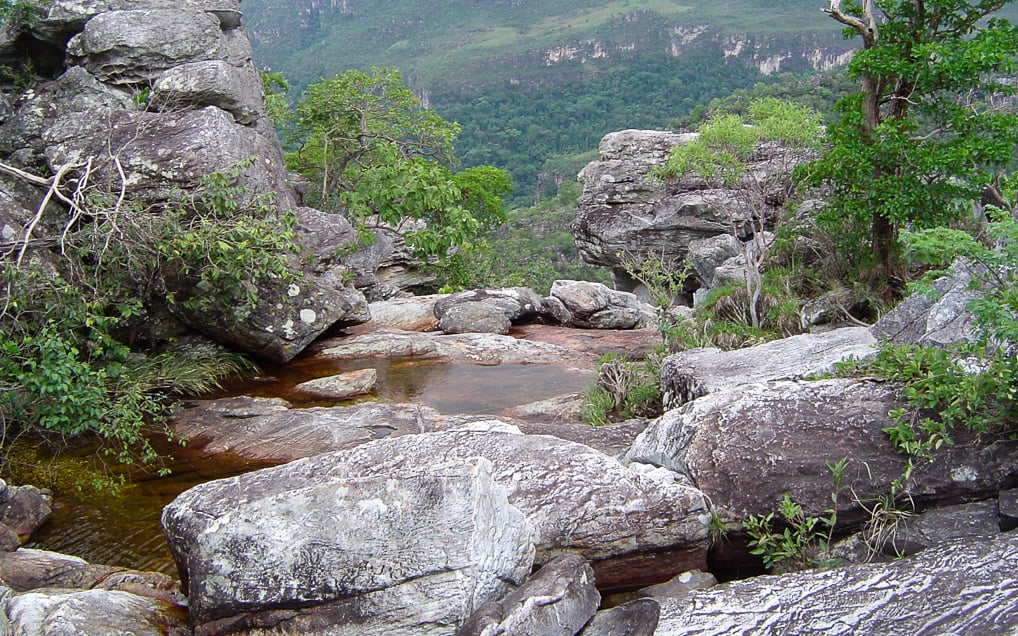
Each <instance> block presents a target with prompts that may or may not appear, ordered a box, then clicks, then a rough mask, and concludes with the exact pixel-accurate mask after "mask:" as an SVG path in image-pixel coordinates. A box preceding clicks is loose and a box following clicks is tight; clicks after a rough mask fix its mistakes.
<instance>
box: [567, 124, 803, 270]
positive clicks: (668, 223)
mask: <svg viewBox="0 0 1018 636" xmlns="http://www.w3.org/2000/svg"><path fill="white" fill-rule="evenodd" d="M693 138H695V133H688V134H677V133H670V132H662V131H652V130H623V131H620V132H613V133H609V134H607V135H605V137H604V138H603V139H602V140H601V143H600V145H599V146H598V150H599V152H600V157H599V159H598V160H596V161H593V162H591V163H589V164H587V166H586V167H585V168H583V170H582V171H580V174H579V176H578V178H579V179H580V181H581V182H582V183H583V194H582V195H580V198H579V201H578V206H579V209H578V211H577V215H576V220H575V221H574V222H573V235H574V237H575V238H576V248H577V250H578V251H579V253H580V256H581V257H582V258H583V260H585V261H586V262H588V263H591V264H593V265H602V266H605V267H611V268H612V270H613V274H614V275H615V280H616V283H617V284H619V285H622V284H624V283H625V282H626V281H629V282H630V283H631V282H632V281H631V280H629V279H628V276H627V273H626V271H625V267H624V266H623V261H625V260H627V259H635V260H636V261H641V260H643V259H645V258H648V257H650V258H654V259H661V260H663V261H665V262H679V261H681V260H682V259H684V258H685V257H686V252H687V249H688V246H689V243H690V242H691V241H694V240H696V239H703V238H708V237H712V236H717V235H720V234H730V233H732V228H733V227H734V228H735V233H736V234H737V235H738V236H739V238H743V239H745V238H747V237H748V236H749V235H750V234H751V231H752V228H751V227H750V226H749V224H748V222H747V220H748V219H749V218H751V217H752V215H753V213H754V211H753V209H752V205H751V204H750V201H751V199H750V198H749V197H747V196H746V194H747V193H746V192H745V191H743V188H744V187H745V186H744V185H742V184H739V185H736V186H735V187H733V188H731V189H713V188H710V187H708V184H706V183H704V182H703V180H701V179H697V178H686V179H680V180H676V181H671V182H665V181H664V180H660V179H657V178H655V177H652V176H650V174H649V173H650V171H651V170H652V169H653V168H654V167H655V166H658V165H660V164H661V163H664V162H665V161H666V160H667V159H668V156H669V155H670V152H671V150H672V149H673V148H675V147H677V146H679V145H681V144H685V143H688V142H689V141H690V140H691V139H693ZM793 161H794V158H791V157H786V156H785V151H783V150H782V149H780V148H777V147H771V148H766V149H761V151H758V152H757V155H756V156H755V157H754V160H753V162H751V165H750V170H751V171H753V172H759V173H761V174H771V175H773V174H778V171H787V169H788V166H789V164H791V163H792V162H793ZM783 204H784V197H783V196H780V195H779V193H777V192H775V193H774V196H768V197H767V205H768V210H767V211H766V212H765V216H766V217H768V218H770V217H771V216H773V215H774V214H775V213H776V210H777V209H778V208H779V207H780V206H781V205H783Z"/></svg>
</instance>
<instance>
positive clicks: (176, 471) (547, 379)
mask: <svg viewBox="0 0 1018 636" xmlns="http://www.w3.org/2000/svg"><path fill="white" fill-rule="evenodd" d="M366 367H373V368H375V369H376V370H377V371H378V385H377V391H376V393H375V394H374V395H372V396H369V397H366V398H360V399H362V400H363V399H371V400H378V401H383V402H414V403H417V404H423V405H426V406H430V407H432V408H435V409H436V410H438V411H439V412H441V413H443V414H449V415H451V414H491V415H498V414H500V413H501V412H502V411H503V410H505V409H507V408H511V407H514V406H519V405H522V404H527V403H530V402H534V401H538V400H542V399H547V398H550V397H554V396H557V395H562V394H565V393H571V392H576V391H582V390H583V389H584V388H585V387H586V385H587V383H588V382H589V381H590V377H591V375H590V373H589V372H586V371H581V370H577V369H571V368H568V367H565V366H562V365H557V364H556V365H553V364H529V365H521V364H511V365H498V366H479V365H473V364H463V363H445V362H435V361H431V360H416V359H411V358H400V359H392V360H377V359H372V360H343V361H337V360H329V359H324V358H309V359H306V360H298V361H296V362H294V363H291V364H289V365H286V366H283V367H276V368H266V369H264V370H263V374H262V375H260V376H257V377H255V378H249V379H246V380H243V381H236V382H231V383H228V384H227V385H226V386H225V387H224V390H223V391H222V392H220V393H218V394H216V395H214V396H210V397H228V396H233V395H258V396H263V397H282V398H284V399H287V400H289V401H291V402H292V403H293V404H294V406H296V407H306V406H333V405H336V404H337V403H336V402H321V401H316V402H302V401H301V400H302V399H303V398H301V397H300V396H299V395H298V394H297V393H295V392H294V391H293V386H294V385H295V384H297V383H299V382H303V381H305V380H309V379H312V378H316V377H322V376H326V375H332V374H337V373H341V372H344V371H351V370H355V369H362V368H366ZM347 403H348V402H347ZM338 404H342V403H338ZM157 450H159V451H160V452H161V453H163V454H166V455H170V456H171V457H172V459H171V460H169V461H168V462H167V467H168V468H169V469H170V470H171V471H172V472H171V474H170V475H169V476H166V477H156V476H154V475H145V474H135V475H132V477H131V480H130V483H129V484H128V485H127V486H125V487H124V488H123V489H122V492H121V493H120V494H116V495H114V494H107V493H99V494H95V493H89V494H83V493H76V492H74V491H73V490H71V489H66V490H67V491H68V492H60V491H58V492H57V493H56V494H55V497H54V511H53V516H52V517H51V518H50V520H49V521H48V522H47V523H46V524H45V525H44V526H43V527H42V528H40V529H39V530H38V531H37V532H36V533H35V535H33V538H32V542H31V543H29V544H28V547H37V548H42V549H46V550H53V551H56V552H62V553H65V554H71V555H74V556H79V557H81V558H83V559H85V560H87V561H89V562H91V563H103V564H108V565H116V566H121V567H128V568H134V569H139V570H154V571H158V572H163V573H166V574H170V575H172V576H176V574H177V572H176V567H175V565H174V564H173V561H172V559H171V557H170V554H169V550H168V549H167V547H166V544H165V541H164V539H163V535H162V530H161V529H160V525H159V516H160V514H161V513H162V508H163V506H165V505H166V504H167V503H169V502H170V501H172V500H173V498H174V497H176V496H177V495H178V494H179V493H181V492H183V491H184V490H187V489H188V488H190V487H192V486H194V485H196V484H199V483H203V482H206V481H210V480H213V479H219V478H223V477H229V476H232V475H236V474H239V473H243V472H247V471H250V470H254V469H257V468H263V467H264V466H266V464H255V463H252V462H250V461H247V460H241V459H238V458H236V457H231V456H223V455H218V456H215V457H210V456H206V455H203V454H202V453H201V451H200V449H198V448H190V447H186V446H184V447H181V446H177V445H167V444H166V442H165V441H164V442H162V444H161V445H159V447H158V449H157ZM83 452H88V449H83ZM73 459H74V458H73V457H72V458H70V460H73ZM70 460H69V461H70Z"/></svg>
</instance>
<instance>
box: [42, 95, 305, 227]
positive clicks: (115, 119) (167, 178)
mask: <svg viewBox="0 0 1018 636" xmlns="http://www.w3.org/2000/svg"><path fill="white" fill-rule="evenodd" d="M102 115H103V113H92V114H89V113H84V114H82V113H71V114H63V115H61V116H60V117H59V118H58V119H56V121H55V122H54V123H53V124H52V125H51V126H50V127H49V128H48V129H47V130H45V131H44V132H43V140H44V141H45V142H46V144H47V147H46V157H47V160H48V162H49V164H50V166H51V169H56V167H58V166H62V165H64V164H68V163H75V162H83V161H85V160H86V159H87V158H88V157H94V158H96V161H95V162H94V163H95V165H94V166H93V170H94V172H93V175H92V179H93V180H94V181H95V182H96V183H97V184H102V185H105V186H106V187H108V188H110V190H111V191H113V192H117V191H119V189H120V187H121V177H120V174H119V172H118V170H117V169H116V167H115V166H114V165H113V164H112V162H111V161H110V159H109V157H110V155H111V154H112V155H114V156H116V157H118V159H119V162H120V164H121V166H122V167H123V169H124V171H125V173H126V175H127V181H126V183H124V184H123V185H124V186H126V188H127V192H128V194H130V195H131V196H132V197H134V198H137V199H141V200H142V201H144V202H150V203H155V204H160V203H167V202H176V201H179V199H180V192H181V191H186V192H190V191H193V190H195V189H196V188H198V187H199V185H200V184H201V180H202V178H203V177H204V176H206V175H209V174H212V173H216V172H219V173H227V172H229V171H230V170H231V169H233V168H234V167H235V166H237V165H238V164H241V163H243V162H246V161H247V160H249V159H251V158H252V157H254V158H255V161H254V162H253V163H251V164H250V165H249V166H248V167H246V168H244V169H242V170H241V171H240V174H239V178H238V180H237V182H236V183H235V184H234V185H235V186H236V187H238V188H244V189H245V190H246V191H247V193H246V195H245V196H244V197H239V200H238V203H239V205H241V206H244V205H247V204H249V203H250V202H251V201H252V200H253V199H254V198H255V197H265V196H272V200H273V203H274V204H275V205H276V206H277V207H278V208H279V209H290V208H292V207H294V206H295V200H294V197H293V193H292V191H291V190H290V188H289V186H288V185H287V182H286V176H285V171H284V170H283V163H282V156H281V155H280V153H279V148H278V140H276V139H274V138H273V139H269V138H267V137H264V136H263V135H260V134H259V133H258V132H256V131H255V130H254V129H252V128H250V127H247V126H241V125H239V124H237V123H236V122H235V121H234V120H233V117H232V116H231V115H230V114H229V113H227V112H226V111H224V110H221V109H219V108H216V107H214V106H206V107H204V108H200V109H198V110H185V111H179V112H176V111H175V112H171V113H146V112H140V111H131V110H122V111H112V112H110V113H109V114H108V115H106V116H102Z"/></svg>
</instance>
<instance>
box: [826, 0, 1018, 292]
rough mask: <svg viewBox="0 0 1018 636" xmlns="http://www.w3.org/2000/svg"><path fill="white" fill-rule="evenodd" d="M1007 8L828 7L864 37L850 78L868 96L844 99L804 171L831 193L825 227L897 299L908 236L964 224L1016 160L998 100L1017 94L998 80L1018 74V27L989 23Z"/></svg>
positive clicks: (929, 2) (875, 3)
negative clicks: (902, 237) (903, 237)
mask: <svg viewBox="0 0 1018 636" xmlns="http://www.w3.org/2000/svg"><path fill="white" fill-rule="evenodd" d="M1009 1H1010V0H978V1H977V2H962V1H960V0H907V1H906V0H863V1H862V3H861V4H857V3H854V2H853V3H851V4H847V5H846V6H845V7H842V6H841V4H840V2H839V0H831V4H830V5H829V7H828V8H827V9H825V12H826V13H827V14H828V15H830V16H831V18H833V19H834V20H836V21H837V22H840V23H841V24H843V25H845V26H846V34H848V35H855V36H858V37H859V38H861V40H862V49H861V50H859V51H857V52H856V53H855V55H854V56H853V58H852V61H851V63H850V64H849V69H848V70H849V74H850V76H851V77H852V78H854V79H856V80H858V81H859V82H860V90H859V91H858V92H856V93H854V94H852V95H850V96H848V97H845V98H842V99H841V100H840V101H839V103H838V105H837V110H838V112H839V115H840V118H839V120H838V122H837V123H835V124H834V125H832V126H831V127H830V128H829V129H828V135H827V139H828V142H829V148H828V150H827V151H826V153H825V154H824V156H823V157H821V158H820V159H819V160H818V161H817V162H816V163H814V164H813V165H812V166H811V167H810V168H809V169H808V170H807V173H808V174H809V180H810V181H811V182H813V183H814V184H822V185H824V186H826V187H828V188H829V189H830V205H829V206H828V207H827V209H826V211H825V212H823V213H822V214H821V215H820V217H819V218H818V220H819V221H820V222H821V224H823V225H824V226H826V227H827V228H828V229H830V230H831V231H832V233H833V234H835V235H836V236H839V237H841V238H842V239H843V240H842V241H841V247H842V251H843V253H844V254H845V255H846V256H848V258H849V261H850V262H852V263H853V264H855V265H856V266H857V267H860V268H861V269H862V270H863V272H864V274H865V276H866V277H867V278H869V279H870V280H871V282H879V283H881V284H889V285H890V288H889V291H895V290H896V288H899V287H900V282H901V281H903V279H904V275H903V274H902V271H903V267H902V265H901V263H902V258H901V248H900V245H899V241H898V235H899V232H900V230H901V229H903V228H905V227H908V228H912V229H923V228H930V227H936V226H941V225H945V224H947V223H949V222H951V221H953V220H957V219H959V218H962V217H963V216H964V215H965V214H966V213H969V212H970V211H971V201H972V200H973V199H978V198H979V196H980V194H981V192H982V191H983V190H984V188H986V187H987V186H988V185H990V184H992V183H993V182H994V179H995V175H996V173H997V170H998V169H999V168H1000V167H1002V166H1004V165H1006V164H1007V163H1008V162H1009V161H1010V160H1011V159H1012V157H1013V155H1014V148H1015V143H1016V142H1018V120H1016V119H1015V117H1014V115H1012V114H1011V113H1008V112H1004V111H1003V110H1002V109H1001V108H1000V107H999V105H998V103H997V102H998V101H999V100H998V99H997V98H998V97H999V96H1000V95H1002V94H1013V93H1014V89H1013V88H1012V87H1010V86H1006V85H1004V84H1003V83H1002V82H1001V81H1000V80H999V79H997V78H999V77H1000V75H1001V74H1008V73H1011V72H1013V70H1014V60H1015V55H1016V53H1018V30H1016V29H1015V28H1013V27H1012V26H1011V25H1010V24H1008V22H1006V21H1005V20H1001V19H996V18H991V19H987V18H988V17H989V16H990V15H991V14H993V13H994V12H996V11H997V10H998V9H1000V8H1001V7H1002V6H1003V5H1005V4H1007V2H1009ZM866 242H869V244H870V249H869V250H860V249H859V247H860V245H862V244H864V243H866Z"/></svg>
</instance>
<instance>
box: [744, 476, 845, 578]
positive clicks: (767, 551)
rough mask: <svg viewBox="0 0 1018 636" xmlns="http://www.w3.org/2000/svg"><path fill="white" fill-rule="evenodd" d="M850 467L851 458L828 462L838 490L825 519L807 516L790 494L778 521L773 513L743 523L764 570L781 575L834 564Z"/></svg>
mask: <svg viewBox="0 0 1018 636" xmlns="http://www.w3.org/2000/svg"><path fill="white" fill-rule="evenodd" d="M846 466H848V458H847V457H845V458H842V459H841V460H840V461H837V462H827V470H829V471H830V472H831V477H832V479H833V481H834V490H833V491H832V492H831V507H830V508H829V509H827V510H826V511H825V512H824V516H821V517H814V516H812V515H807V514H806V513H805V511H803V509H802V506H801V505H799V504H798V503H796V502H795V501H794V500H793V499H792V495H791V494H789V493H787V492H786V493H785V496H784V497H783V498H782V500H781V503H780V504H778V517H775V514H774V513H773V512H771V513H768V514H766V515H764V516H759V515H751V516H750V517H749V518H748V519H747V520H746V521H745V522H744V523H743V528H744V529H745V531H746V533H747V534H748V535H749V537H750V543H749V547H750V550H749V551H750V553H751V554H755V555H758V556H759V557H760V558H761V559H763V563H764V567H766V568H767V569H768V570H771V571H774V572H779V573H780V572H790V571H793V570H801V569H804V568H810V567H817V566H827V565H830V564H831V562H832V559H831V555H830V545H831V538H832V536H833V533H834V527H835V525H837V522H838V495H839V493H840V492H841V480H842V478H843V477H844V475H845V467H846ZM778 523H780V524H782V525H784V529H783V530H781V531H778V530H776V529H775V525H777V524H778Z"/></svg>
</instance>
